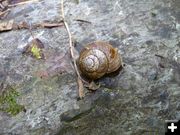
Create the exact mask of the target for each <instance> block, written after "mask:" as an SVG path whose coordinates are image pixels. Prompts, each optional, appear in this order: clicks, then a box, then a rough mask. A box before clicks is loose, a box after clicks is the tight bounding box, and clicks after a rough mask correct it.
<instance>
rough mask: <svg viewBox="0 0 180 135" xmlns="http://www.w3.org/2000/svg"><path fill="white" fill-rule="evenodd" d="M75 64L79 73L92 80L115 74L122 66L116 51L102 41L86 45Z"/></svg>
mask: <svg viewBox="0 0 180 135" xmlns="http://www.w3.org/2000/svg"><path fill="white" fill-rule="evenodd" d="M77 62H78V65H79V69H80V71H81V73H82V74H83V75H84V76H86V77H87V78H89V79H92V80H96V79H99V78H101V77H102V76H104V75H105V74H109V73H112V72H115V71H116V70H118V69H119V68H120V67H121V66H122V59H121V56H120V54H119V53H118V49H117V48H114V47H113V46H112V45H110V44H109V43H107V42H104V41H95V42H92V43H89V44H87V45H86V46H85V48H84V49H83V50H82V51H81V52H80V56H79V58H78V61H77Z"/></svg>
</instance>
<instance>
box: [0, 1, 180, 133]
mask: <svg viewBox="0 0 180 135" xmlns="http://www.w3.org/2000/svg"><path fill="white" fill-rule="evenodd" d="M60 2H61V1H60V0H54V1H48V0H43V1H39V2H34V3H30V4H25V5H21V6H17V7H13V8H12V9H11V13H10V14H9V15H8V16H7V17H6V18H5V20H6V21H7V20H10V19H14V20H15V22H17V23H19V22H21V21H27V22H28V23H29V24H36V23H40V22H43V21H59V20H61V17H60V7H61V6H60ZM64 5H65V7H64V12H65V16H66V20H67V22H68V24H69V27H70V31H71V33H72V35H73V39H75V40H76V42H77V49H78V51H80V50H81V49H82V48H83V47H84V46H85V44H87V43H89V42H92V41H94V40H104V41H109V42H110V43H111V44H112V45H113V46H115V47H117V48H118V49H119V51H120V53H121V55H122V58H123V62H124V64H125V65H126V66H125V67H124V68H123V69H122V70H121V71H120V73H119V74H117V75H115V76H105V77H103V78H101V79H99V80H98V82H99V83H100V84H101V88H100V89H98V90H97V91H96V92H93V93H88V92H87V90H86V92H87V93H86V96H85V98H84V99H83V100H80V101H78V100H77V99H78V90H77V83H76V75H75V73H74V71H69V72H63V73H61V74H60V73H57V72H56V74H54V75H53V76H49V77H47V78H46V79H41V78H40V77H39V76H38V72H39V71H44V70H46V69H48V67H50V66H52V64H53V62H52V63H47V62H46V60H37V59H35V58H33V57H31V56H29V55H23V54H22V51H23V48H24V47H25V46H26V45H27V44H28V43H29V42H30V41H31V40H32V37H31V34H30V32H29V31H28V30H16V31H15V30H14V31H9V32H4V33H0V93H2V92H6V86H11V87H13V88H15V90H16V91H17V92H18V93H20V95H19V96H18V97H17V98H16V99H15V100H16V102H17V104H19V105H23V106H24V107H25V110H22V111H21V112H19V113H18V114H17V115H11V114H9V113H7V112H6V111H0V123H1V124H0V134H2V135H8V134H13V135H53V134H56V135H99V134H104V135H112V134H113V135H119V133H121V134H123V135H140V134H141V135H146V134H148V133H150V134H151V133H152V134H160V135H161V134H164V131H165V129H164V123H165V120H167V119H178V118H180V111H179V106H180V105H179V101H180V99H179V97H180V92H179V90H180V81H179V80H180V79H179V78H180V75H179V69H180V61H179V60H180V47H179V40H180V37H179V35H180V29H179V22H180V20H179V18H180V16H179V15H180V14H179V13H180V6H179V0H174V1H172V0H166V1H164V0H158V1H152V0H143V1H142V0H133V1H132V0H126V1H124V0H110V1H103V0H79V3H78V4H77V2H76V1H70V0H64ZM78 19H82V20H86V21H89V22H90V23H86V22H80V21H77V20H78ZM1 21H2V20H1ZM1 21H0V22H1ZM32 33H33V35H34V37H35V38H38V39H40V40H41V41H42V42H43V44H44V50H43V51H44V53H47V54H49V53H50V52H51V53H50V54H51V55H53V56H56V57H58V56H59V57H61V56H62V54H64V53H65V52H67V51H69V41H68V34H67V32H66V29H65V28H64V27H58V28H52V29H45V28H44V29H35V30H32ZM155 55H159V56H162V57H163V58H160V57H157V56H155ZM52 59H53V58H52ZM57 61H58V60H57ZM58 62H61V61H60V60H59V61H58ZM55 63H56V62H55ZM1 96H2V95H1ZM0 107H1V104H0Z"/></svg>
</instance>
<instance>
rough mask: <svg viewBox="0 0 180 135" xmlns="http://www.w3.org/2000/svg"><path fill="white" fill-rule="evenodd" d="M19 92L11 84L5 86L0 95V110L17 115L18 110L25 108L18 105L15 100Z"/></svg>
mask: <svg viewBox="0 0 180 135" xmlns="http://www.w3.org/2000/svg"><path fill="white" fill-rule="evenodd" d="M18 96H20V94H19V93H18V92H17V91H16V90H15V89H14V88H12V87H11V86H7V87H6V89H5V90H4V91H3V93H2V94H1V95H0V111H3V112H6V113H9V114H10V115H17V114H18V113H19V112H21V111H23V110H25V108H24V106H23V105H19V104H18V103H17V101H16V99H17V97H18Z"/></svg>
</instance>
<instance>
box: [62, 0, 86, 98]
mask: <svg viewBox="0 0 180 135" xmlns="http://www.w3.org/2000/svg"><path fill="white" fill-rule="evenodd" d="M61 15H62V19H63V23H64V26H65V28H66V30H67V32H68V36H69V46H70V53H71V57H72V60H73V66H74V69H75V71H76V74H77V77H78V81H77V82H78V87H79V97H80V98H82V97H83V96H84V94H83V83H82V79H81V76H80V73H79V71H78V68H77V65H76V60H75V56H74V51H73V50H74V46H73V43H72V36H71V32H70V30H69V26H68V23H67V22H66V20H65V16H64V1H63V0H61Z"/></svg>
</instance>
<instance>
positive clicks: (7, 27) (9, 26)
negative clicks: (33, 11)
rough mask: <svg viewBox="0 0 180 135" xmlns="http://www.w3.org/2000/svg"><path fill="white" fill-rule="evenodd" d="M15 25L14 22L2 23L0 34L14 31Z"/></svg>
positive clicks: (0, 24)
mask: <svg viewBox="0 0 180 135" xmlns="http://www.w3.org/2000/svg"><path fill="white" fill-rule="evenodd" d="M13 23H14V20H10V21H8V22H2V23H0V32H2V31H9V30H12V28H13Z"/></svg>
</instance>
